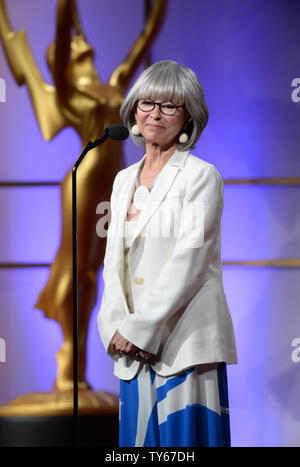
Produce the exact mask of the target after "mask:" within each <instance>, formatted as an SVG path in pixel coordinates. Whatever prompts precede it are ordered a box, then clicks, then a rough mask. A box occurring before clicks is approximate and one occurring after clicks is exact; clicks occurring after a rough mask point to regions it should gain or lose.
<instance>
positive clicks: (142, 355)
mask: <svg viewBox="0 0 300 467" xmlns="http://www.w3.org/2000/svg"><path fill="white" fill-rule="evenodd" d="M110 348H111V351H112V352H113V353H114V352H118V353H119V355H124V354H127V355H129V356H130V357H131V358H132V359H133V360H138V361H144V362H147V363H150V364H152V365H154V364H155V363H156V362H157V359H156V357H155V355H153V354H151V353H149V352H146V351H145V350H142V349H139V348H138V347H136V346H135V345H134V344H132V342H129V341H128V340H127V339H125V338H124V337H123V336H122V335H121V334H120V333H119V331H118V330H116V332H115V333H114V335H113V337H112V339H111V341H110Z"/></svg>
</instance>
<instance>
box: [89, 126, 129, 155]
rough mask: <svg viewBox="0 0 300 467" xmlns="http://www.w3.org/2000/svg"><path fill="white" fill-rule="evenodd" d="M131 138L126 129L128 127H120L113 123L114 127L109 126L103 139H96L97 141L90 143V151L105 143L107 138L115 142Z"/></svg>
mask: <svg viewBox="0 0 300 467" xmlns="http://www.w3.org/2000/svg"><path fill="white" fill-rule="evenodd" d="M128 136H129V131H128V129H127V128H126V126H123V125H118V124H117V123H113V124H112V125H109V126H108V127H107V128H105V130H104V134H103V136H101V138H99V139H96V140H95V141H93V142H92V141H90V143H89V149H93V148H96V147H97V146H99V145H100V144H102V143H104V141H105V140H106V139H107V138H111V139H114V140H115V141H122V140H124V139H126V138H128Z"/></svg>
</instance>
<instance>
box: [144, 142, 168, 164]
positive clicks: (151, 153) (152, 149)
mask: <svg viewBox="0 0 300 467" xmlns="http://www.w3.org/2000/svg"><path fill="white" fill-rule="evenodd" d="M175 150H176V148H175V146H173V145H172V146H170V147H168V148H162V147H160V146H158V145H155V144H151V143H146V159H145V163H144V168H145V169H146V170H153V169H155V168H158V167H162V166H164V165H165V164H166V163H167V162H168V160H169V159H170V157H171V156H172V155H173V154H174V152H175Z"/></svg>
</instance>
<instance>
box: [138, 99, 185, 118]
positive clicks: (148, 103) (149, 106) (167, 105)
mask: <svg viewBox="0 0 300 467" xmlns="http://www.w3.org/2000/svg"><path fill="white" fill-rule="evenodd" d="M156 105H158V107H159V110H160V111H161V113H163V114H164V115H175V113H176V112H177V109H180V107H184V104H183V105H175V104H173V103H172V102H154V101H153V100H152V99H148V98H143V99H138V100H137V106H138V108H139V109H140V110H141V111H142V112H151V111H152V110H153V109H154V107H155V106H156Z"/></svg>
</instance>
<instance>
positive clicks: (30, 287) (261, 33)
mask: <svg viewBox="0 0 300 467" xmlns="http://www.w3.org/2000/svg"><path fill="white" fill-rule="evenodd" d="M77 3H78V8H79V11H80V15H81V19H82V23H83V27H84V30H85V31H86V34H87V38H88V40H89V42H90V43H91V44H92V46H93V47H94V48H95V50H96V66H97V69H98V71H99V73H100V77H101V78H102V80H103V81H106V80H107V79H108V77H109V76H110V74H111V72H112V70H113V69H114V68H115V67H116V66H117V65H118V64H119V63H120V62H121V61H122V60H123V59H124V57H125V56H126V54H127V52H128V50H129V48H130V47H131V45H132V43H133V42H134V40H135V39H136V37H137V35H138V33H139V32H140V30H141V28H142V25H143V18H144V2H143V1H142V0H127V1H124V0H111V1H110V2H106V1H103V0H89V1H88V2H87V1H84V0H77ZM7 4H8V10H9V14H10V17H11V21H12V24H13V27H14V28H15V29H19V28H24V29H25V30H26V31H27V34H28V39H29V42H30V44H31V47H32V50H33V54H34V57H35V59H36V62H37V63H38V66H39V68H40V70H41V72H42V74H43V76H44V78H45V80H46V81H48V82H49V83H51V76H50V73H49V71H48V69H47V66H46V61H45V51H46V48H47V46H48V44H49V42H50V41H51V40H53V38H54V19H55V8H56V2H54V1H50V0H47V1H43V2H40V1H39V0H10V1H9V2H8V1H7ZM299 43H300V3H299V1H297V0H288V1H286V0H264V1H263V2H261V1H259V0H242V1H241V0H226V1H224V0H214V1H211V0H203V1H199V0H187V2H185V4H184V7H183V2H182V0H170V1H169V7H168V12H167V17H166V21H165V23H164V26H163V29H162V31H161V32H160V34H159V37H158V39H157V41H156V43H155V45H154V46H153V48H152V61H158V60H163V59H170V58H171V59H174V60H177V61H179V62H180V63H181V64H184V65H186V66H189V67H190V68H192V69H193V70H194V71H195V72H196V73H197V74H198V76H199V79H200V81H201V83H202V85H203V88H204V92H205V97H206V101H207V104H208V107H209V111H210V120H209V124H208V127H207V128H206V129H205V132H204V133H203V135H202V137H201V140H200V141H199V143H198V145H197V148H196V149H195V150H194V151H193V153H194V154H195V155H196V156H198V157H200V158H202V159H205V160H207V161H209V162H211V163H213V164H214V165H215V166H216V167H217V168H218V170H219V171H220V172H221V174H222V176H223V177H224V179H225V180H226V179H227V178H252V177H253V178H255V177H294V176H298V177H300V157H299V147H300V132H299V122H300V102H299V103H295V102H293V100H292V98H291V94H292V91H293V87H292V85H291V83H292V80H293V79H294V78H297V77H299V76H300V56H299V47H298V44H299ZM0 77H1V78H4V79H5V82H6V93H7V95H6V102H5V103H0V138H1V165H0V181H2V182H3V181H60V180H61V179H62V178H63V176H64V174H65V173H66V171H67V170H68V169H69V168H70V167H71V166H72V165H73V163H74V162H75V160H76V158H77V155H78V153H79V151H80V141H79V139H78V136H77V135H76V134H75V132H74V131H73V130H72V129H66V130H64V131H62V132H61V133H60V134H59V135H58V136H57V137H56V138H55V139H54V140H53V141H51V142H49V143H47V142H45V141H44V140H43V138H42V136H41V134H40V131H39V128H38V125H37V122H36V119H35V116H34V113H33V110H32V108H31V103H30V100H29V96H28V93H27V90H26V88H25V87H18V86H17V85H16V83H15V81H14V79H13V78H12V75H11V73H10V70H9V69H8V67H7V64H6V60H5V57H4V54H3V51H2V48H1V47H0ZM100 131H101V129H99V132H100ZM142 156H143V152H142V150H141V149H140V148H137V147H136V146H135V145H134V144H133V143H132V141H130V140H128V141H126V143H125V157H126V164H131V163H133V162H135V161H137V160H138V159H139V158H141V157H142ZM59 197H60V192H59V188H58V187H37V188H24V187H18V188H5V187H0V209H1V211H0V213H1V229H0V262H1V263H4V262H28V263H30V262H32V263H50V262H51V261H52V260H53V258H54V255H55V253H56V250H57V247H58V245H59V235H60V222H61V221H60V198H59ZM299 199H300V186H299V185H298V186H275V185H271V186H270V185H233V184H225V191H224V203H225V207H224V212H223V218H222V260H223V261H226V260H247V259H250V260H252V259H280V258H299V257H300V242H299V232H300V214H299ZM47 277H48V269H47V268H22V269H9V268H6V269H5V268H2V269H0V313H1V315H0V337H1V338H3V339H5V342H6V360H7V361H6V363H0V384H1V388H0V404H4V403H6V402H8V401H9V400H10V399H12V398H14V397H16V396H18V395H20V394H23V393H26V392H32V391H47V390H50V389H51V387H52V385H53V382H54V380H55V374H56V363H55V352H56V351H57V350H58V349H59V348H60V346H61V343H62V336H61V331H60V327H59V325H58V324H57V323H56V322H55V321H51V320H47V319H45V318H44V316H43V314H42V312H40V311H38V310H35V309H34V308H33V304H34V302H35V300H36V297H37V295H38V293H39V291H40V290H41V288H42V286H43V284H44V283H45V281H46V279H47ZM223 277H224V286H225V292H226V296H227V299H228V303H229V307H230V310H231V313H232V319H233V323H234V328H235V333H236V338H237V346H238V357H239V364H238V365H234V366H230V367H229V368H228V376H229V391H230V392H229V396H230V409H231V432H232V445H233V446H300V437H299V434H298V433H299V430H300V409H299V407H300V405H299V387H300V386H299V385H300V376H299V375H300V372H299V369H300V363H295V362H294V361H293V360H292V357H291V355H292V351H293V347H292V346H291V342H292V340H293V339H294V338H297V337H300V326H299V321H300V320H299V305H298V303H299V298H300V295H299V281H300V271H299V268H271V267H254V266H228V265H225V266H224V269H223ZM102 287H103V285H102V280H101V275H100V279H99V300H98V305H97V306H96V307H95V309H94V312H93V315H92V320H91V322H90V330H89V342H88V369H87V377H88V380H89V381H90V383H91V384H92V385H93V387H94V388H95V389H97V390H105V391H112V392H116V393H118V380H117V379H116V378H115V377H114V376H113V362H112V360H110V359H109V358H108V357H107V356H106V354H105V352H104V349H103V348H102V344H101V342H100V340H99V337H98V330H97V325H96V316H97V313H98V309H99V305H100V301H101V294H102Z"/></svg>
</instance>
